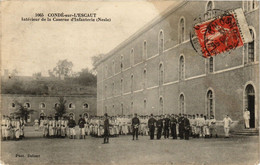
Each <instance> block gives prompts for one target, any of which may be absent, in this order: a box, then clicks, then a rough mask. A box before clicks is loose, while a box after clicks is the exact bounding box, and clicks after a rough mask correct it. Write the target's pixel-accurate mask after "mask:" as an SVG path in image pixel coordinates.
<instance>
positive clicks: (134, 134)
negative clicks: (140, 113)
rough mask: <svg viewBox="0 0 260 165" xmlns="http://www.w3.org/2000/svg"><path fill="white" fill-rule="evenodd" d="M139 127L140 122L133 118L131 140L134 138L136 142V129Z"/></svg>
mask: <svg viewBox="0 0 260 165" xmlns="http://www.w3.org/2000/svg"><path fill="white" fill-rule="evenodd" d="M139 125H140V120H139V119H138V118H137V117H136V116H135V117H134V118H133V119H132V128H133V140H134V138H135V137H136V140H138V128H139Z"/></svg>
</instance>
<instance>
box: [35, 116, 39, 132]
mask: <svg viewBox="0 0 260 165" xmlns="http://www.w3.org/2000/svg"><path fill="white" fill-rule="evenodd" d="M34 130H35V131H39V120H38V119H37V118H36V119H35V120H34Z"/></svg>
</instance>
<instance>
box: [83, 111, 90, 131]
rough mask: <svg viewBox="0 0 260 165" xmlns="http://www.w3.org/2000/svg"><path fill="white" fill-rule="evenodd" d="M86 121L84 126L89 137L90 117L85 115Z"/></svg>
mask: <svg viewBox="0 0 260 165" xmlns="http://www.w3.org/2000/svg"><path fill="white" fill-rule="evenodd" d="M84 120H85V124H84V128H85V135H89V134H90V133H89V119H88V116H87V115H85V116H84Z"/></svg>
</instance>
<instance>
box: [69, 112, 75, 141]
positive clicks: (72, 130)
mask: <svg viewBox="0 0 260 165" xmlns="http://www.w3.org/2000/svg"><path fill="white" fill-rule="evenodd" d="M68 126H69V132H70V138H71V139H72V138H73V139H75V136H76V131H75V126H76V122H75V120H73V117H72V116H70V119H69V122H68Z"/></svg>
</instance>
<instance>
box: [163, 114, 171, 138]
mask: <svg viewBox="0 0 260 165" xmlns="http://www.w3.org/2000/svg"><path fill="white" fill-rule="evenodd" d="M163 122H164V127H163V134H164V139H166V138H167V139H169V128H170V119H169V116H168V115H165V117H164V119H163Z"/></svg>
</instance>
